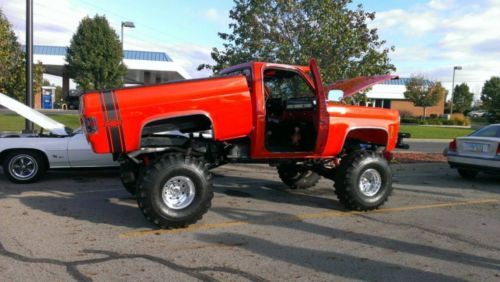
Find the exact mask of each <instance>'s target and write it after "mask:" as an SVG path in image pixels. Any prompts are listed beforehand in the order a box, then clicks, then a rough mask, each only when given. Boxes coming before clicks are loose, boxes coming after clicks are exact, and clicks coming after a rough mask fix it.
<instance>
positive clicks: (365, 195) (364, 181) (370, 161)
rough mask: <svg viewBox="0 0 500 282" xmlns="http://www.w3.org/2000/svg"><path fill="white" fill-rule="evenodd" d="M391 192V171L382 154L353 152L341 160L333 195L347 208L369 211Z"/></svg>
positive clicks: (380, 203)
mask: <svg viewBox="0 0 500 282" xmlns="http://www.w3.org/2000/svg"><path fill="white" fill-rule="evenodd" d="M391 192H392V171H391V168H390V167H389V164H388V163H387V160H386V159H385V158H384V157H383V156H382V154H380V153H377V152H373V151H355V152H352V153H351V154H349V155H348V156H347V157H345V158H343V159H342V160H341V162H340V166H339V167H338V169H337V171H336V174H335V193H336V194H337V197H338V199H339V201H340V202H341V203H342V204H343V205H344V206H345V207H346V208H348V209H352V210H365V211H366V210H373V209H376V208H378V207H380V206H381V205H382V204H384V202H385V201H387V199H388V198H389V196H390V194H391Z"/></svg>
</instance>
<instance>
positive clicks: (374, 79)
mask: <svg viewBox="0 0 500 282" xmlns="http://www.w3.org/2000/svg"><path fill="white" fill-rule="evenodd" d="M398 78H399V77H398V76H397V75H391V74H385V75H375V76H358V77H355V78H351V79H346V80H341V81H337V82H335V83H333V84H330V85H329V86H328V87H327V88H326V89H327V92H328V91H329V90H334V89H335V90H342V91H344V98H345V97H349V96H352V95H354V94H356V93H358V92H360V91H363V90H364V89H366V88H368V87H371V86H373V85H375V84H377V83H381V82H384V81H386V80H389V79H398Z"/></svg>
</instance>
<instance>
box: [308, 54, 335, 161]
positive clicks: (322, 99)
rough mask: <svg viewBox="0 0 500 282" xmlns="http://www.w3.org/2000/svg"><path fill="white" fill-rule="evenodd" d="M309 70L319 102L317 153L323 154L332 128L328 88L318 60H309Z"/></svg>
mask: <svg viewBox="0 0 500 282" xmlns="http://www.w3.org/2000/svg"><path fill="white" fill-rule="evenodd" d="M309 68H310V70H311V75H312V78H313V82H314V88H315V89H316V97H317V102H318V108H317V112H316V114H317V115H318V116H317V117H318V125H317V127H318V128H317V130H318V137H317V139H316V153H318V154H321V152H323V150H324V149H325V146H326V141H327V138H328V128H329V127H330V126H329V123H330V120H329V119H330V118H329V115H328V110H327V101H326V88H325V87H324V86H323V82H322V81H321V74H320V72H319V68H318V64H317V63H316V60H314V59H311V60H309Z"/></svg>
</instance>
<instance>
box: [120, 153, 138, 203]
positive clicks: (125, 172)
mask: <svg viewBox="0 0 500 282" xmlns="http://www.w3.org/2000/svg"><path fill="white" fill-rule="evenodd" d="M138 174H139V166H138V165H137V164H135V163H134V162H133V161H132V160H130V159H127V160H124V161H123V162H121V163H120V180H121V181H122V184H123V187H125V190H127V192H129V193H130V194H132V195H135V194H136V190H137V178H138Z"/></svg>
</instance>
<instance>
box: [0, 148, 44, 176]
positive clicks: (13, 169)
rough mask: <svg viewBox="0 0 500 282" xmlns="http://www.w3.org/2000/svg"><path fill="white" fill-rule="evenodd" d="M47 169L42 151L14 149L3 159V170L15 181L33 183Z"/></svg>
mask: <svg viewBox="0 0 500 282" xmlns="http://www.w3.org/2000/svg"><path fill="white" fill-rule="evenodd" d="M46 170H47V164H46V162H45V159H44V157H43V155H42V154H41V153H38V152H33V151H14V152H11V153H9V154H8V155H7V156H6V157H5V159H4V161H3V171H4V173H5V175H6V176H7V178H8V179H9V180H10V181H12V182H14V183H33V182H36V181H37V180H38V179H40V178H41V177H42V176H43V175H44V174H45V171H46Z"/></svg>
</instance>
